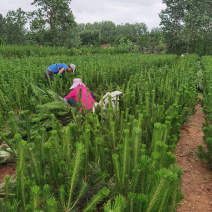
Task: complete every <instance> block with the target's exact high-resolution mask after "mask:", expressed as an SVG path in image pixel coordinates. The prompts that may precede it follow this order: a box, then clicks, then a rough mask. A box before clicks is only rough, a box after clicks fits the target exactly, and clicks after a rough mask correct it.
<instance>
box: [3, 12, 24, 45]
mask: <svg viewBox="0 0 212 212" xmlns="http://www.w3.org/2000/svg"><path fill="white" fill-rule="evenodd" d="M26 23H27V13H26V12H24V11H23V10H22V9H21V8H19V9H17V10H16V11H9V12H8V13H7V15H6V18H5V24H4V41H5V43H6V44H18V45H24V44H26V39H25V38H26V37H25V35H26V32H27V30H26V28H25V25H26Z"/></svg>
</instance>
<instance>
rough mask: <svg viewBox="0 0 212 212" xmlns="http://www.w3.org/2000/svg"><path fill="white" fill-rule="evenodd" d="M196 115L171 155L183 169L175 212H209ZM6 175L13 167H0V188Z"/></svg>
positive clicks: (210, 188)
mask: <svg viewBox="0 0 212 212" xmlns="http://www.w3.org/2000/svg"><path fill="white" fill-rule="evenodd" d="M196 109H197V112H196V113H195V114H194V115H193V116H192V117H191V118H190V119H189V121H188V122H187V123H186V124H185V125H184V126H183V127H182V130H181V138H180V140H179V142H178V143H177V146H176V149H175V155H176V156H177V164H178V165H180V166H182V167H183V175H182V181H183V187H182V192H183V194H184V199H183V200H182V203H181V204H180V205H179V206H178V209H177V212H209V211H210V212H212V173H211V172H210V170H209V168H208V166H207V164H206V163H205V162H203V161H200V159H199V158H198V157H197V155H196V154H197V145H202V146H205V145H204V140H203V138H202V136H203V132H202V123H203V122H204V114H203V112H202V108H201V106H200V105H197V107H196ZM7 174H9V175H11V176H15V174H16V172H15V166H14V165H0V184H1V183H2V182H3V181H4V177H5V176H6V175H7Z"/></svg>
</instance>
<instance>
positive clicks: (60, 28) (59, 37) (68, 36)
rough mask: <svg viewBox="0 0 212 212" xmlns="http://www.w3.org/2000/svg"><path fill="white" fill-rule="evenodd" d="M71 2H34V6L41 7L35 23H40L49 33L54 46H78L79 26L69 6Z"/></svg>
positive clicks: (65, 0)
mask: <svg viewBox="0 0 212 212" xmlns="http://www.w3.org/2000/svg"><path fill="white" fill-rule="evenodd" d="M70 3H71V0H34V1H33V3H32V4H33V5H35V6H38V7H40V8H39V9H38V11H37V13H35V14H38V16H37V19H36V20H35V22H37V21H39V25H40V26H42V27H41V28H42V29H45V30H46V31H49V39H50V40H51V45H52V46H59V45H66V46H67V45H68V46H69V47H70V46H73V45H78V44H79V34H78V30H77V24H76V22H75V21H74V16H73V14H72V11H71V9H70V8H69V4H70ZM42 20H43V21H42Z"/></svg>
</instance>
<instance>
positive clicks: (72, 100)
mask: <svg viewBox="0 0 212 212" xmlns="http://www.w3.org/2000/svg"><path fill="white" fill-rule="evenodd" d="M70 89H73V90H72V91H71V92H70V93H69V94H68V95H67V96H66V97H65V98H64V100H65V102H67V103H69V104H70V105H71V106H72V107H76V102H78V101H79V96H78V94H79V91H80V89H81V90H82V104H83V106H84V107H85V108H86V109H88V110H91V109H93V104H94V102H96V100H95V97H94V94H93V92H88V94H87V91H88V88H87V87H86V86H85V84H84V83H82V80H81V79H80V78H75V79H73V85H72V86H71V87H70ZM80 111H81V109H80Z"/></svg>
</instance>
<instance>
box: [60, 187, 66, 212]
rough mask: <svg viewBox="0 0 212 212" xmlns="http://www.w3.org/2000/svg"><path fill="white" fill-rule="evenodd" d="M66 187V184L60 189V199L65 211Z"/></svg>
mask: <svg viewBox="0 0 212 212" xmlns="http://www.w3.org/2000/svg"><path fill="white" fill-rule="evenodd" d="M64 187H65V186H64V185H61V186H60V190H59V201H60V205H61V207H62V209H63V211H65V188H64Z"/></svg>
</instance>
